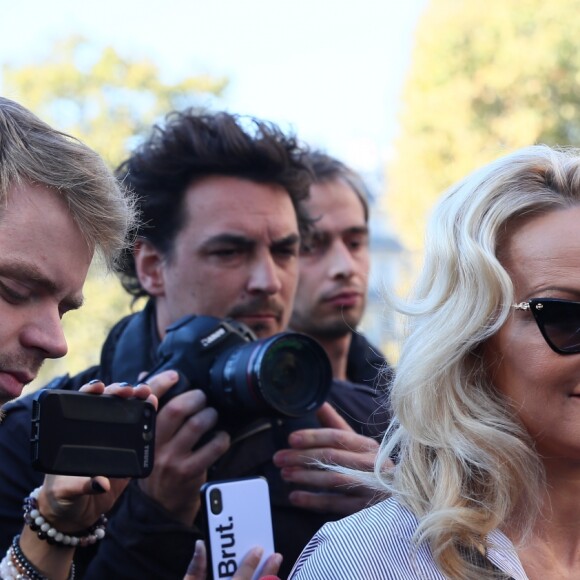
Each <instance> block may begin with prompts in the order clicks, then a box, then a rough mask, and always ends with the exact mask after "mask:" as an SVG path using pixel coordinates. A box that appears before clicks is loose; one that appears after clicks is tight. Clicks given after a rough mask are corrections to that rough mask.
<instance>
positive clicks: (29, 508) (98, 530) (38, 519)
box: [23, 487, 107, 548]
mask: <svg viewBox="0 0 580 580" xmlns="http://www.w3.org/2000/svg"><path fill="white" fill-rule="evenodd" d="M41 489H42V487H37V488H36V489H35V490H34V491H33V492H32V493H31V494H30V495H29V496H28V497H27V498H26V499H25V500H24V506H23V507H24V522H25V523H26V525H27V526H29V527H30V529H31V530H32V531H33V532H37V535H38V537H39V538H40V539H41V540H46V541H47V542H48V543H49V544H59V545H61V546H69V547H73V548H74V547H76V546H79V547H81V548H82V547H84V546H89V545H91V544H95V543H96V542H98V541H99V540H102V539H103V538H104V537H105V527H106V525H107V518H106V517H105V515H104V514H101V516H100V517H99V519H98V520H97V521H96V523H94V524H93V525H92V526H91V527H90V528H87V529H86V530H83V531H82V532H80V533H77V534H65V533H63V532H59V531H58V530H57V529H56V528H54V527H53V526H52V525H51V524H50V523H49V522H47V521H46V519H45V518H44V517H43V516H42V514H41V513H40V511H39V510H38V496H39V495H40V490H41Z"/></svg>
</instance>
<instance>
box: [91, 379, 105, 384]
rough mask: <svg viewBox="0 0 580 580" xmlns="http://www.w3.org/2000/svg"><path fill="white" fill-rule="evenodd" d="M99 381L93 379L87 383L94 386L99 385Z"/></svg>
mask: <svg viewBox="0 0 580 580" xmlns="http://www.w3.org/2000/svg"><path fill="white" fill-rule="evenodd" d="M101 382H102V381H101V379H93V380H92V381H89V385H95V384H96V383H101Z"/></svg>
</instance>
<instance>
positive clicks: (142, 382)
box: [137, 381, 149, 387]
mask: <svg viewBox="0 0 580 580" xmlns="http://www.w3.org/2000/svg"><path fill="white" fill-rule="evenodd" d="M139 385H145V386H146V387H148V386H149V383H148V382H146V381H141V382H140V383H139ZM139 385H137V386H139Z"/></svg>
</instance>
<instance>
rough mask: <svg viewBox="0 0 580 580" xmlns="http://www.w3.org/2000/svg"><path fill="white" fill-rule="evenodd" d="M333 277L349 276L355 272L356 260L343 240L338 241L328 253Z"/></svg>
mask: <svg viewBox="0 0 580 580" xmlns="http://www.w3.org/2000/svg"><path fill="white" fill-rule="evenodd" d="M328 261H329V263H330V266H329V272H330V276H331V278H349V277H350V276H352V275H353V274H354V273H355V260H354V258H353V256H352V254H351V252H350V250H349V249H348V247H347V246H346V245H345V244H344V242H343V241H336V242H335V243H334V244H333V245H332V249H331V251H330V252H329V253H328Z"/></svg>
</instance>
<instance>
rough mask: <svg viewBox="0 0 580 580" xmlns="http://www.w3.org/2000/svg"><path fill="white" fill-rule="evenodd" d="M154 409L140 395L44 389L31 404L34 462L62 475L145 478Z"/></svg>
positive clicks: (38, 467)
mask: <svg viewBox="0 0 580 580" xmlns="http://www.w3.org/2000/svg"><path fill="white" fill-rule="evenodd" d="M155 416H156V412H155V408H154V406H153V405H152V404H151V403H148V402H147V401H144V400H141V399H125V398H121V397H115V396H112V395H95V394H89V393H80V392H77V391H65V390H58V389H44V390H41V391H39V392H38V393H37V394H36V397H35V399H34V401H33V407H32V429H31V452H32V465H33V467H34V468H35V469H36V470H38V471H42V472H44V473H56V474H60V475H85V476H89V477H92V476H95V475H104V476H107V477H146V476H147V475H149V474H150V473H151V470H152V469H153V460H154V448H155Z"/></svg>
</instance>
